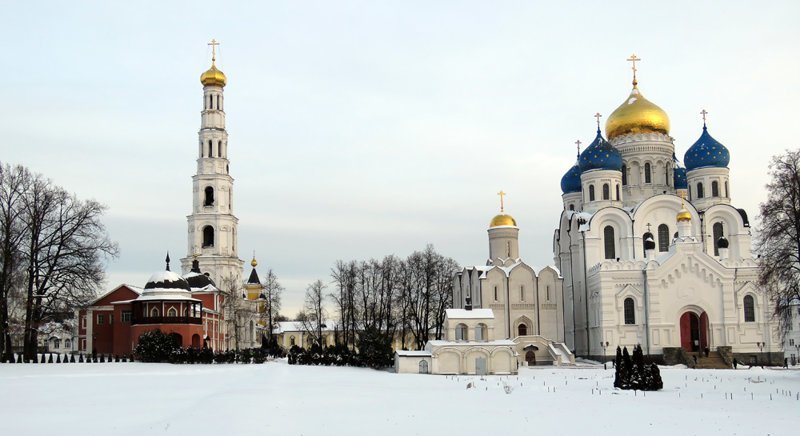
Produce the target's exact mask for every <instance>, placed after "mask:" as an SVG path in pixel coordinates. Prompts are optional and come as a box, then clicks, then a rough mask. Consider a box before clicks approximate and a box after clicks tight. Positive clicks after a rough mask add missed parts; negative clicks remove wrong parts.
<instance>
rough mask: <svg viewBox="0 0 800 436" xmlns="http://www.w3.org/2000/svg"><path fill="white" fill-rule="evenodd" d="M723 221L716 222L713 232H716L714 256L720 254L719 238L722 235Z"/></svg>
mask: <svg viewBox="0 0 800 436" xmlns="http://www.w3.org/2000/svg"><path fill="white" fill-rule="evenodd" d="M722 230H723V229H722V223H714V226H713V227H712V233H713V234H714V256H719V238H721V237H722Z"/></svg>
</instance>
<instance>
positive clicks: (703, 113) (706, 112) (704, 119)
mask: <svg viewBox="0 0 800 436" xmlns="http://www.w3.org/2000/svg"><path fill="white" fill-rule="evenodd" d="M700 115H702V116H703V126H705V125H706V115H708V111H707V110H705V109H703V110H701V111H700Z"/></svg>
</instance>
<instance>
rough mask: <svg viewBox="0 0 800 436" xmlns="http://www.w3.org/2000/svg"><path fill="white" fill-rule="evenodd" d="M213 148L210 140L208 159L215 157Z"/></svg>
mask: <svg viewBox="0 0 800 436" xmlns="http://www.w3.org/2000/svg"><path fill="white" fill-rule="evenodd" d="M212 147H213V146H212V145H211V140H210V139H209V140H208V154H207V155H206V156H207V157H213V156H214V155H213V153H214V151H213V150H212Z"/></svg>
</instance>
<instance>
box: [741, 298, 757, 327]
mask: <svg viewBox="0 0 800 436" xmlns="http://www.w3.org/2000/svg"><path fill="white" fill-rule="evenodd" d="M743 303H744V322H756V303H755V300H753V296H752V295H745V296H744V301H743Z"/></svg>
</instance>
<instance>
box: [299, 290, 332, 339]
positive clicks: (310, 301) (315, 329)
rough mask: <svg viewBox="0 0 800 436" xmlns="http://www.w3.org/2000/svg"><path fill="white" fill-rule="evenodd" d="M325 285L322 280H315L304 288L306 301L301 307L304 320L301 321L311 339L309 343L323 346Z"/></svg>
mask: <svg viewBox="0 0 800 436" xmlns="http://www.w3.org/2000/svg"><path fill="white" fill-rule="evenodd" d="M325 288H326V286H325V284H324V283H322V280H317V281H315V282H314V283H311V284H310V285H308V288H306V301H305V305H304V306H303V311H304V312H305V315H306V316H305V319H304V320H301V322H302V323H303V329H304V330H305V331H306V334H308V335H309V336H310V337H311V342H312V343H314V344H317V345H319V346H320V347H322V346H324V342H323V337H322V329H323V328H324V324H325V318H326V310H325Z"/></svg>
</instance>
